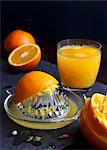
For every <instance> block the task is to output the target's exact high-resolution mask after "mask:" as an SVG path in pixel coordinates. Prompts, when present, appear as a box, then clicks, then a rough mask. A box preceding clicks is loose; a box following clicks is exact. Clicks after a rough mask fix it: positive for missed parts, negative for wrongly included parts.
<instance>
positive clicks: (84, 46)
mask: <svg viewBox="0 0 107 150" xmlns="http://www.w3.org/2000/svg"><path fill="white" fill-rule="evenodd" d="M101 47H102V46H101V44H100V43H99V42H96V41H93V40H85V39H67V40H63V41H61V42H59V43H58V44H57V64H58V70H59V75H60V78H61V82H62V84H63V85H64V86H66V87H68V88H70V89H74V90H76V89H82V90H83V89H87V88H90V87H91V86H92V85H93V84H94V83H95V81H96V78H97V75H98V71H99V67H100V61H101Z"/></svg>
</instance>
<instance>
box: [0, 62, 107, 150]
mask: <svg viewBox="0 0 107 150" xmlns="http://www.w3.org/2000/svg"><path fill="white" fill-rule="evenodd" d="M36 70H42V71H45V72H48V73H50V74H52V75H53V76H54V77H56V78H57V79H58V80H59V76H58V71H57V67H56V66H55V65H53V64H49V63H47V62H44V61H41V63H40V64H39V66H38V67H37V68H36ZM23 74H24V73H12V72H11V71H10V69H9V68H8V65H7V62H6V61H5V60H2V73H1V77H2V85H1V88H2V90H1V91H2V93H1V94H2V95H1V102H0V105H1V129H2V130H1V133H2V135H1V139H0V140H1V149H3V150H8V149H9V150H30V149H32V150H52V149H55V150H62V149H63V150H66V149H67V150H68V149H75V148H79V149H84V150H85V149H87V148H88V149H89V148H90V149H91V148H92V147H91V146H90V145H89V144H88V143H87V141H86V140H85V138H84V137H83V135H82V133H81V131H80V128H79V120H78V121H76V122H74V123H73V124H70V125H68V126H66V127H64V128H61V129H57V130H49V131H40V130H33V129H28V128H25V127H22V126H20V125H18V124H16V123H14V122H13V121H12V120H10V119H9V118H8V116H7V115H6V112H5V110H4V108H3V102H4V100H5V97H6V94H5V88H6V87H10V86H15V83H16V81H17V80H18V79H19V78H20V77H21V76H22V75H23ZM95 92H99V93H103V94H106V93H107V86H106V85H104V84H101V83H99V82H97V83H96V84H95V85H94V86H93V87H92V90H91V91H89V92H88V93H86V95H87V96H91V95H92V94H93V93H95ZM13 131H15V132H13ZM25 131H27V136H28V135H29V133H31V135H30V136H34V137H35V140H34V141H32V137H30V138H31V141H30V142H29V140H28V141H26V140H27V139H28V137H27V139H26V136H24V137H23V135H22V133H23V134H25ZM11 133H14V134H15V133H17V134H16V135H10V134H11ZM19 135H20V136H19ZM64 136H65V137H64ZM22 137H23V138H22ZM38 139H39V140H40V139H41V140H40V141H39V140H38Z"/></svg>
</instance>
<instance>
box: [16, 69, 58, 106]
mask: <svg viewBox="0 0 107 150" xmlns="http://www.w3.org/2000/svg"><path fill="white" fill-rule="evenodd" d="M57 84H58V81H57V80H56V79H55V78H54V77H53V76H51V75H50V74H48V73H45V72H42V71H31V72H29V73H27V74H25V75H24V76H23V77H21V78H20V79H19V81H18V82H17V84H16V87H15V91H14V102H15V103H19V102H22V101H25V100H29V99H30V98H31V97H34V96H35V95H37V94H42V93H51V92H53V91H54V90H55V88H56V87H57Z"/></svg>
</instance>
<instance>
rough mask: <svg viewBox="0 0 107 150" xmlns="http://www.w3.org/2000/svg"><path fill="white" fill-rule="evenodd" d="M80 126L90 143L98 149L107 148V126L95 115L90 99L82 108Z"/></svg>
mask: <svg viewBox="0 0 107 150" xmlns="http://www.w3.org/2000/svg"><path fill="white" fill-rule="evenodd" d="M80 127H81V130H82V132H83V134H84V136H85V137H86V139H87V140H88V142H89V143H90V144H92V145H93V146H95V147H97V148H100V149H107V128H106V127H105V126H104V125H103V124H102V123H101V122H100V121H99V120H98V119H97V118H96V117H95V115H94V113H93V110H92V107H91V100H90V99H89V100H87V101H86V102H85V105H84V106H83V108H82V111H81V115H80Z"/></svg>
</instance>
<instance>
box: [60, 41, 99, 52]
mask: <svg viewBox="0 0 107 150" xmlns="http://www.w3.org/2000/svg"><path fill="white" fill-rule="evenodd" d="M66 41H78V42H79V41H81V42H82V41H83V42H93V44H94V43H95V44H97V45H98V49H100V50H101V48H102V45H101V43H100V42H98V41H95V40H91V39H81V38H77V39H76V38H73V39H65V40H61V41H59V42H58V43H57V47H58V45H60V44H61V43H63V42H66ZM84 45H85V44H84ZM86 45H88V44H86ZM90 45H91V44H90ZM62 47H64V46H62ZM57 50H58V49H57Z"/></svg>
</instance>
